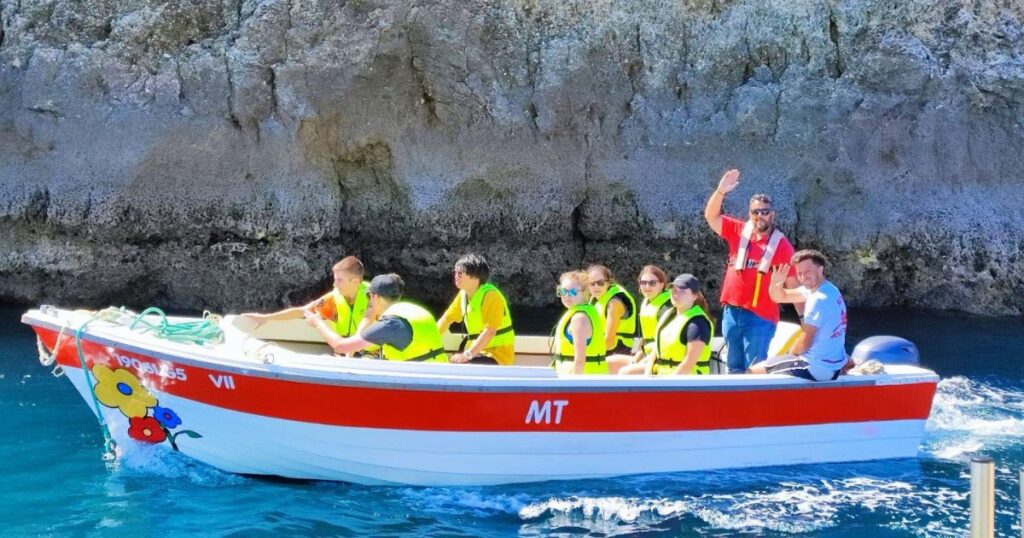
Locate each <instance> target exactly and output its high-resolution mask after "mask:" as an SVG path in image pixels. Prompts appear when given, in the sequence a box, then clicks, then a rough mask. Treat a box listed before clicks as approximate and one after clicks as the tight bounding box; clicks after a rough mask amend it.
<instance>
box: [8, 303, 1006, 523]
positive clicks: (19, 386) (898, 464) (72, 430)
mask: <svg viewBox="0 0 1024 538" xmlns="http://www.w3.org/2000/svg"><path fill="white" fill-rule="evenodd" d="M20 313H21V310H19V309H10V308H8V309H0V477H2V479H0V535H2V536H37V535H44V536H45V535H59V536H66V535H78V536H164V535H203V536H287V535H338V536H355V535H373V536H387V535H396V536H417V535H419V536H423V535H430V536H508V535H523V536H542V535H543V536H546V535H594V536H612V535H639V534H650V535H673V536H741V535H747V536H789V535H806V536H850V537H853V536H857V537H860V536H964V535H966V533H967V528H968V521H969V498H968V493H969V489H970V488H969V474H968V473H969V466H968V464H969V461H970V456H971V454H975V453H978V454H985V455H988V456H991V457H993V458H994V459H995V461H996V464H997V465H996V482H997V491H996V497H997V506H996V525H997V531H996V535H997V536H1020V532H1021V531H1020V527H1019V525H1020V523H1019V520H1018V517H1019V510H1020V499H1019V492H1020V483H1019V470H1020V468H1021V466H1022V465H1024V354H1022V350H1024V319H1022V318H1019V317H1018V318H998V319H986V318H979V317H973V316H967V315H959V314H945V313H933V312H921V311H893V310H886V311H867V310H853V311H851V314H850V334H849V339H848V343H849V345H850V346H851V347H852V345H853V344H855V343H856V342H857V341H859V340H860V339H862V338H864V337H867V336H871V335H875V334H896V335H899V336H903V337H906V338H909V339H910V340H912V341H914V342H915V343H916V344H917V345H918V346H919V348H920V350H921V354H922V358H923V363H924V364H925V365H926V366H928V367H930V368H932V369H934V370H935V371H937V372H938V373H939V375H941V376H942V381H941V383H940V384H939V389H938V394H937V395H936V398H935V404H934V408H933V411H932V415H931V417H930V419H929V420H928V425H927V433H926V436H925V439H924V442H923V444H922V446H921V451H920V456H919V457H918V458H916V459H901V460H888V461H878V462H871V463H857V464H827V465H804V466H789V467H776V468H763V469H755V470H740V471H720V472H710V473H709V472H701V473H682V474H671V475H648V476H636V477H627V478H616V479H611V480H590V481H577V482H551V483H542V484H531V485H514V486H501V487H473V488H414V487H399V488H383V487H366V486H356V485H350V484H340V483H326V482H301V481H280V480H266V479H255V478H248V477H242V476H236V475H231V474H227V473H223V472H220V471H217V470H215V469H212V468H210V467H207V466H205V465H202V464H199V463H195V462H192V461H189V460H188V459H186V458H184V457H182V456H181V455H179V454H176V453H170V452H167V451H164V450H162V449H154V448H153V447H144V448H133V449H129V450H128V451H127V452H126V453H125V454H124V455H123V457H121V458H120V459H119V460H118V461H116V462H112V463H110V462H105V461H104V459H103V457H102V455H103V447H102V444H103V443H102V441H103V440H102V437H101V434H100V431H99V428H98V426H97V423H96V420H95V419H94V418H93V416H92V415H91V414H90V412H89V410H88V408H87V406H86V404H85V403H84V402H83V401H82V400H81V398H80V397H79V396H78V394H77V393H76V392H75V391H74V389H73V388H72V387H71V384H70V383H69V382H68V381H67V380H66V379H62V378H55V377H53V376H51V375H50V373H49V371H48V369H46V368H44V367H42V366H40V364H39V363H38V362H37V352H36V347H35V338H34V336H33V334H32V333H31V331H30V330H29V329H28V328H27V327H26V326H23V325H21V324H20V323H19V316H20ZM556 314H557V313H555V312H552V311H543V312H532V313H525V314H523V315H522V319H523V321H522V323H523V324H524V325H528V326H533V327H544V326H547V325H550V324H551V323H553V321H554V318H555V316H556ZM517 325H519V323H517ZM623 457H628V455H627V454H624V455H623Z"/></svg>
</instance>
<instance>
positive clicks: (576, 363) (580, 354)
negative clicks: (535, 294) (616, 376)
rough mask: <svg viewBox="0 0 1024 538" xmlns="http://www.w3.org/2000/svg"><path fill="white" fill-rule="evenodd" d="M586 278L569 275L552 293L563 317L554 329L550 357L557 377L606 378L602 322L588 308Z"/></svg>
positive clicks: (592, 309)
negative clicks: (560, 375)
mask: <svg viewBox="0 0 1024 538" xmlns="http://www.w3.org/2000/svg"><path fill="white" fill-rule="evenodd" d="M587 284H588V281H587V274H586V273H584V272H583V271H568V272H566V273H563V274H562V276H561V277H559V279H558V287H557V288H556V290H555V292H556V293H557V294H558V297H559V299H561V301H562V306H564V307H565V313H564V314H562V318H561V319H559V320H558V324H557V325H555V334H554V342H553V346H552V350H551V351H552V357H553V358H554V366H555V369H556V370H557V371H559V372H560V373H573V374H607V373H608V363H607V362H605V352H606V348H605V341H604V338H603V337H604V319H603V318H602V317H601V316H600V314H598V311H597V308H596V307H595V306H594V305H592V304H590V302H589V301H590V294H589V293H588V291H587Z"/></svg>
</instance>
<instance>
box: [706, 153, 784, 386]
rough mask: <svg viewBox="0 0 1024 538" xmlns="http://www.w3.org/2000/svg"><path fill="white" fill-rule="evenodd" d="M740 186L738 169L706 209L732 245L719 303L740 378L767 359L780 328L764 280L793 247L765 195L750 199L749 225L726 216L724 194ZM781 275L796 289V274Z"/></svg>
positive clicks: (732, 370)
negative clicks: (751, 366) (750, 368)
mask: <svg viewBox="0 0 1024 538" xmlns="http://www.w3.org/2000/svg"><path fill="white" fill-rule="evenodd" d="M739 184H740V172H739V170H729V171H728V172H726V173H725V174H724V175H723V176H722V179H721V181H719V182H718V188H717V189H715V192H713V193H711V198H709V199H708V205H707V207H705V208H704V219H705V220H706V221H707V222H708V225H709V226H711V229H712V230H714V231H715V233H717V234H718V235H719V236H721V237H722V239H725V241H726V242H727V243H728V244H729V267H728V268H727V269H726V270H725V278H724V279H723V281H722V297H721V303H722V307H723V310H722V333H723V335H724V336H725V341H726V343H727V344H728V346H729V351H728V356H727V357H726V362H727V363H728V365H729V373H730V374H742V373H743V372H745V371H746V370H747V368H749V367H750V365H751V364H753V363H755V362H757V361H760V360H763V359H764V358H766V357H767V356H768V344H769V343H771V341H772V337H773V336H774V335H775V326H776V325H777V324H778V323H779V305H778V304H777V303H776V302H775V301H773V300H772V299H771V297H770V296H769V293H768V280H769V279H767V278H765V275H766V274H769V273H771V274H772V275H774V270H773V267H774V266H776V265H778V264H779V263H785V262H786V261H788V260H789V259H790V258H791V257H792V256H793V245H791V244H790V243H789V240H788V239H786V236H785V235H783V234H782V232H781V231H779V229H778V228H776V227H775V208H774V207H773V206H772V199H771V198H770V197H769V196H768V195H767V194H755V195H754V196H752V197H751V198H750V204H749V211H750V216H749V217H748V219H747V220H746V221H742V220H739V219H736V218H733V217H729V216H727V215H723V214H722V201H723V200H725V195H726V194H728V193H729V192H731V191H732V190H733V189H735V188H736V186H737V185H739ZM787 267H788V266H787ZM787 271H789V270H788V269H787ZM782 274H783V275H784V277H785V279H786V280H785V282H786V284H787V285H789V286H791V287H796V285H797V280H796V277H795V274H794V273H793V272H792V271H789V272H788V273H782ZM798 309H799V307H798Z"/></svg>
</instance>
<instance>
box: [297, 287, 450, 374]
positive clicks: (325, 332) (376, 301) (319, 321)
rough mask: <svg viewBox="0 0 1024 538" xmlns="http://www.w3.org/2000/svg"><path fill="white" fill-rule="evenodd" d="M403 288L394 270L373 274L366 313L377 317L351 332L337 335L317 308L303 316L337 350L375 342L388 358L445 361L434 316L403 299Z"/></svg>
mask: <svg viewBox="0 0 1024 538" xmlns="http://www.w3.org/2000/svg"><path fill="white" fill-rule="evenodd" d="M404 292H405V282H403V281H402V277H400V276H398V275H396V274H394V273H391V274H387V275H378V276H376V277H374V278H373V280H371V281H370V286H369V289H368V290H367V295H368V297H369V302H370V306H369V308H368V309H367V314H368V316H369V317H371V318H373V319H376V320H377V321H375V322H373V323H372V324H370V325H369V326H367V327H365V328H360V329H359V331H358V333H357V334H355V335H354V336H349V337H345V338H343V337H340V336H338V334H337V333H336V332H335V331H334V330H333V329H332V328H331V326H330V325H328V324H327V322H326V321H325V320H324V319H323V318H322V317H321V316H320V313H319V312H317V311H316V310H307V311H305V314H306V320H308V321H309V324H310V325H312V326H313V327H315V328H316V330H317V331H319V332H320V334H321V335H322V336H323V337H324V340H326V341H327V345H329V346H331V349H333V350H334V352H335V353H338V354H343V353H350V352H353V351H359V350H362V349H366V348H368V347H371V346H373V345H378V346H380V347H381V353H382V355H383V357H384V358H385V359H387V360H392V361H417V362H423V361H430V362H447V361H448V356H447V355H445V353H444V345H443V344H442V343H441V333H440V332H438V330H437V321H436V320H435V319H434V316H432V315H431V314H430V312H428V311H427V309H426V308H423V307H422V306H419V305H416V304H413V303H410V302H406V301H402V294H403V293H404Z"/></svg>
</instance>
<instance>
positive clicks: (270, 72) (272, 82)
mask: <svg viewBox="0 0 1024 538" xmlns="http://www.w3.org/2000/svg"><path fill="white" fill-rule="evenodd" d="M267 86H269V87H270V111H271V113H272V114H274V115H275V116H278V117H280V114H279V113H278V109H277V72H276V71H275V70H274V66H270V67H268V68H267Z"/></svg>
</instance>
